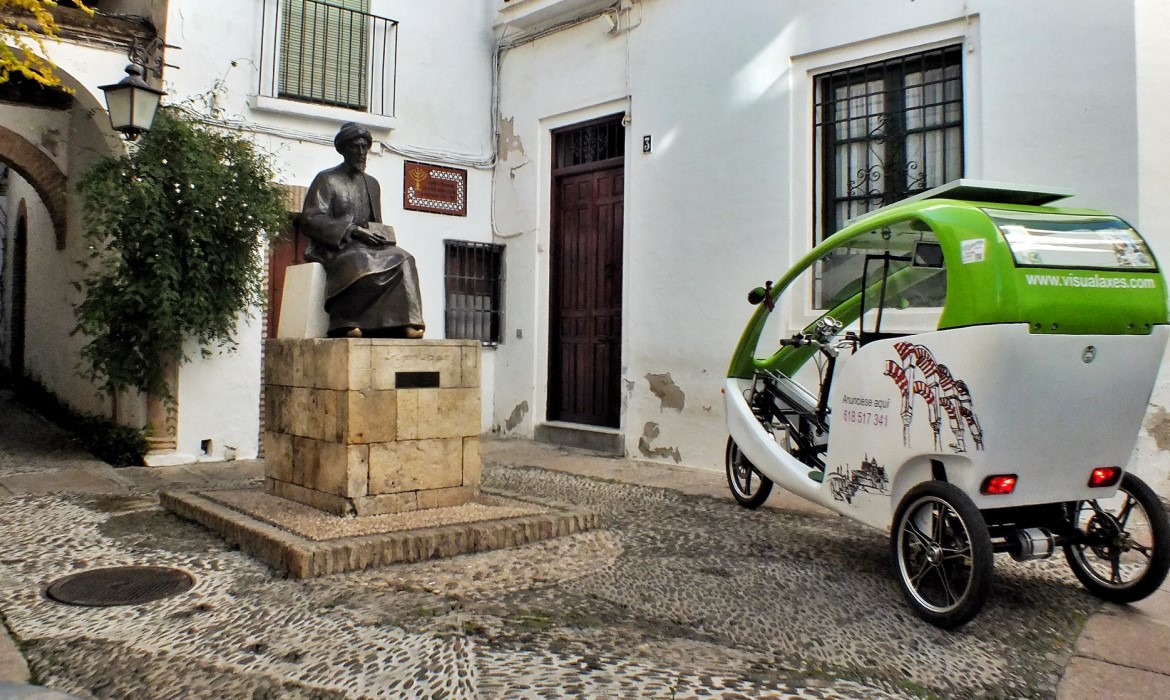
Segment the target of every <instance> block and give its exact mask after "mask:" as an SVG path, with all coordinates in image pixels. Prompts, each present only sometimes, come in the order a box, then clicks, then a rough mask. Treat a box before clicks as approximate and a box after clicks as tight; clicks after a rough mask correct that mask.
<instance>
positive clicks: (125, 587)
mask: <svg viewBox="0 0 1170 700" xmlns="http://www.w3.org/2000/svg"><path fill="white" fill-rule="evenodd" d="M194 585H195V579H194V578H193V577H192V576H191V574H189V573H187V572H186V571H180V570H179V569H171V568H167V567H165V566H113V567H110V568H106V569H90V570H89V571H82V572H81V573H77V574H72V575H70V576H66V577H64V578H59V579H57V580H56V581H54V582H52V583H50V584H49V587H48V588H46V589H45V595H47V596H49V597H50V598H52V599H53V600H55V601H57V602H58V603H66V604H68V605H89V606H95V607H106V606H110V605H139V604H141V603H149V602H151V601H153V600H160V599H162V598H169V597H170V596H173V595H178V594H179V593H182V592H184V591H186V590H189V589H190V588H191V586H194Z"/></svg>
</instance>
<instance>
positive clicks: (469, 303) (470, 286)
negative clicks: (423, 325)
mask: <svg viewBox="0 0 1170 700" xmlns="http://www.w3.org/2000/svg"><path fill="white" fill-rule="evenodd" d="M443 246H444V248H445V255H444V257H445V261H446V262H445V267H444V281H445V288H446V300H447V308H446V333H445V335H446V337H447V338H452V339H455V338H464V339H471V340H479V341H482V342H483V343H484V344H485V345H498V344H499V343H500V341H501V340H502V338H503V327H504V324H503V297H504V295H503V288H504V246H502V245H499V244H496V243H473V242H471V241H453V240H445V241H443Z"/></svg>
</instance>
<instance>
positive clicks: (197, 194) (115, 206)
mask: <svg viewBox="0 0 1170 700" xmlns="http://www.w3.org/2000/svg"><path fill="white" fill-rule="evenodd" d="M78 189H79V191H80V194H81V197H82V200H83V205H84V210H85V224H86V227H85V228H86V231H85V238H86V242H87V244H88V245H89V248H90V255H89V258H88V259H87V260H84V261H83V262H82V266H83V268H84V270H85V272H84V273H83V276H82V278H81V279H80V280H79V281H78V282H77V283H76V286H77V288H78V289H79V290H80V291H81V292H82V293H83V294H84V299H83V301H81V303H79V304H78V305H77V306H76V308H75V312H76V316H77V324H76V327H75V328H74V331H73V332H74V334H78V333H80V334H82V335H84V337H86V338H88V342H87V344H86V345H85V346H84V348H83V349H82V351H81V352H82V356H83V357H84V358H85V360H86V361H87V364H86V365H85V366H83V369H82V372H83V374H84V375H85V376H86V377H87V378H89V379H90V380H92V381H94V382H95V383H96V384H98V385H99V386H100V387H101V388H102V389H104V390H106V391H110V392H117V391H121V390H125V389H138V390H140V391H144V392H147V393H149V394H153V395H155V396H162V397H169V396H170V394H169V392H168V389H167V386H166V383H165V380H164V376H163V366H164V365H165V363H166V361H167V360H168V359H178V360H180V361H186V360H187V359H189V358H187V357H185V356H184V354H183V348H184V344H185V342H186V341H187V340H188V339H193V340H195V341H196V342H197V343H198V345H199V348H200V351H201V352H202V353H203V354H204V355H205V356H206V355H208V354H210V352H211V349H212V348H214V347H219V348H226V349H229V350H232V349H234V348H235V345H236V341H235V338H234V334H235V332H236V324H237V322H238V321H239V319H240V318H241V313H242V312H244V311H245V310H247V309H249V308H251V307H254V306H257V305H259V304H261V303H262V302H263V301H264V286H263V285H264V260H263V257H262V250H263V244H264V240H265V235H266V234H268V235H275V234H278V233H280V232H281V230H282V229H283V227H284V226H285V225H286V224H287V222H288V214H287V212H286V211H285V206H284V202H283V195H282V192H281V190H280V188H279V186H278V185H277V184H276V183H275V182H274V181H273V179H272V171H271V168H270V166H269V163H268V159H267V157H266V156H265V155H264V154H263V153H262V152H260V151H259V150H258V149H257V148H256V147H255V145H254V144H253V143H251V142H250V141H248V140H247V139H245V138H243V137H242V136H240V135H239V134H237V133H234V132H225V131H223V130H219V129H214V128H211V127H207V126H204V125H202V124H201V123H200V122H199V121H198V120H197V119H196V118H194V117H192V116H190V115H189V114H188V113H187V112H185V111H183V109H182V108H176V107H170V108H163V109H161V110H159V114H158V116H157V117H156V118H155V122H154V126H153V128H152V129H151V130H150V131H149V132H148V133H147V134H145V135H144V136H143V137H142V139H141V141H140V145H139V146H138V147H137V148H136V149H135V151H134V152H133V153H132V154H131V155H128V156H123V157H118V158H108V159H104V160H102V161H99V162H98V163H97V164H96V165H94V166H93V168H92V169H91V170H90V171H89V172H88V173H87V174H86V175H85V177H84V178H83V179H82V180H81V182H80V183H79V186H78Z"/></svg>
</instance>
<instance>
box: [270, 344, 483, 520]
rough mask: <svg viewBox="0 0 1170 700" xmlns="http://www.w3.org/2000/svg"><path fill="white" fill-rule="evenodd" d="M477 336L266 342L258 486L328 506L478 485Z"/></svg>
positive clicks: (428, 503)
mask: <svg viewBox="0 0 1170 700" xmlns="http://www.w3.org/2000/svg"><path fill="white" fill-rule="evenodd" d="M479 352H480V344H479V343H478V342H476V341H473V340H381V339H340V338H338V339H276V340H269V341H267V343H266V345H265V353H266V359H265V373H264V384H265V386H264V389H265V399H264V410H265V423H266V426H265V432H264V450H265V464H266V467H265V490H266V491H268V493H270V494H273V495H276V496H280V497H282V498H286V499H289V500H292V501H297V502H299V503H303V504H305V505H309V506H312V507H314V508H318V509H320V510H323V511H326V512H328V513H332V514H334V515H359V516H362V515H382V514H386V513H401V512H407V511H413V510H421V509H426V508H439V507H447V506H457V505H462V504H464V503H467V502H468V501H470V500H471V499H472V497H474V496H475V495H476V494H477V493H478V492H479V484H480V473H481V472H480V456H479V433H480V388H479V378H480V366H479Z"/></svg>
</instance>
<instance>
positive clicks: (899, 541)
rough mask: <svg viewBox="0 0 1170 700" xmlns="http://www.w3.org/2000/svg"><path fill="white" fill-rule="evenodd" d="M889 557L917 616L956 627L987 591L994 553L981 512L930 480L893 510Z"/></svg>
mask: <svg viewBox="0 0 1170 700" xmlns="http://www.w3.org/2000/svg"><path fill="white" fill-rule="evenodd" d="M890 555H891V559H892V560H893V564H894V569H895V571H897V573H898V584H899V586H900V587H901V588H902V593H903V595H905V596H906V602H908V603H909V604H910V608H911V609H912V610H913V611H914V614H915V615H917V616H918V617H920V618H922V619H923V620H926V621H927V622H929V623H930V624H932V625H935V626H936V627H941V628H942V629H948V630H949V629H955V628H956V627H959V626H961V625H963V624H965V623H967V622H968V621H970V620H971V618H973V617H975V615H977V614H978V613H979V611H980V610H981V609H982V608H983V604H984V603H985V602H986V601H987V595H988V593H989V591H990V590H991V579H992V573H993V570H994V568H995V554H994V552H993V551H992V547H991V536H990V535H989V534H988V531H987V524H986V523H985V522H984V521H983V516H982V515H981V514H980V513H979V509H978V508H976V507H975V504H974V503H972V502H971V499H970V498H968V497H967V494H965V493H963V491H962V490H960V489H959V488H958V487H957V486H955V485H953V484H949V483H947V482H945V481H928V482H925V483H922V484H919V485H918V486H915V487H914V488H912V489H910V492H909V493H907V494H906V496H905V497H904V498H903V499H902V500H901V502H900V503H899V504H898V508H897V510H896V511H894V527H893V531H892V533H891V536H890Z"/></svg>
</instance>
